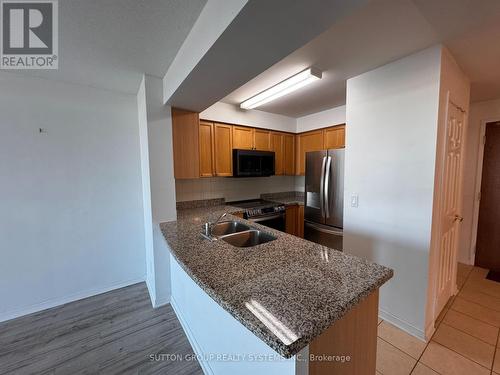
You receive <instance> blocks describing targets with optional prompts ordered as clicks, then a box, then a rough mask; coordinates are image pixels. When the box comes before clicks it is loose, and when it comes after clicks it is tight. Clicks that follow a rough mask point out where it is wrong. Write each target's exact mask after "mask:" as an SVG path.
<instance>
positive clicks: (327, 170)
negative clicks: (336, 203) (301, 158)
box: [324, 156, 332, 219]
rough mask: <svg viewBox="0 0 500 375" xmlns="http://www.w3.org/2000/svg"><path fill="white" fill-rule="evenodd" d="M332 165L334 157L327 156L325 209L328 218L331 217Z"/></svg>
mask: <svg viewBox="0 0 500 375" xmlns="http://www.w3.org/2000/svg"><path fill="white" fill-rule="evenodd" d="M331 166H332V157H331V156H328V157H327V162H326V169H325V191H324V193H325V198H324V200H325V211H326V218H327V219H328V218H329V217H330V199H329V194H330V168H331Z"/></svg>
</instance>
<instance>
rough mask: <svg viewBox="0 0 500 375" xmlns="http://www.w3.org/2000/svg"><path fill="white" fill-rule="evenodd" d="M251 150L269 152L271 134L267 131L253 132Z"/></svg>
mask: <svg viewBox="0 0 500 375" xmlns="http://www.w3.org/2000/svg"><path fill="white" fill-rule="evenodd" d="M253 149H254V150H260V151H270V150H271V132H270V131H269V130H260V129H254V130H253Z"/></svg>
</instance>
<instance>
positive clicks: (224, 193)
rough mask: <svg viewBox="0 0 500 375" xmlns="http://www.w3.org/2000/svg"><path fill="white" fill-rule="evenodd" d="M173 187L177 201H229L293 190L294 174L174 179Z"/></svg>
mask: <svg viewBox="0 0 500 375" xmlns="http://www.w3.org/2000/svg"><path fill="white" fill-rule="evenodd" d="M175 187H176V196H177V201H179V202H183V201H192V200H199V199H213V198H225V199H226V201H227V202H230V201H235V200H243V199H252V198H259V197H260V194H265V193H277V192H285V191H295V176H271V177H249V178H227V177H214V178H199V179H193V180H176V183H175ZM302 190H303V189H302Z"/></svg>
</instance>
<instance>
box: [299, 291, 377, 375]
mask: <svg viewBox="0 0 500 375" xmlns="http://www.w3.org/2000/svg"><path fill="white" fill-rule="evenodd" d="M378 299H379V292H378V289H377V290H376V291H374V292H372V293H371V294H370V295H369V296H368V297H366V298H365V299H363V300H362V301H361V302H360V303H358V304H357V305H356V306H354V308H353V309H352V310H351V311H349V312H348V313H347V314H346V315H345V316H344V317H343V318H342V319H340V320H339V321H337V322H335V323H334V324H332V325H331V326H330V328H328V329H327V330H326V331H324V332H323V333H322V334H321V335H320V336H319V337H317V338H315V339H314V340H313V341H312V342H311V343H310V344H309V356H308V358H309V375H331V374H339V375H373V374H375V367H376V361H377V323H378ZM328 356H331V357H330V358H335V357H337V356H345V358H347V356H349V361H347V360H345V361H341V360H320V359H321V358H328ZM313 358H314V359H317V360H312V359H313Z"/></svg>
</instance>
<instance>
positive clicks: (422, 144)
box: [344, 47, 441, 337]
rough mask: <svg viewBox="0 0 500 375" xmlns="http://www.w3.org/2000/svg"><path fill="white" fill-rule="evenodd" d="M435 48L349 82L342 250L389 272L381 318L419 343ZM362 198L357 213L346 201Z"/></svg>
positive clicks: (433, 131) (433, 153)
mask: <svg viewBox="0 0 500 375" xmlns="http://www.w3.org/2000/svg"><path fill="white" fill-rule="evenodd" d="M440 59H441V53H440V47H433V48H430V49H427V50H424V51H421V52H419V53H416V54H414V55H411V56H409V57H406V58H404V59H401V60H398V61H396V62H393V63H390V64H388V65H385V66H383V67H381V68H378V69H375V70H373V71H370V72H367V73H365V74H362V75H360V76H357V77H355V78H352V79H349V80H348V81H347V123H348V128H347V132H346V165H345V171H346V176H345V205H344V249H345V251H346V252H348V253H352V254H355V255H358V256H361V257H363V258H367V259H370V260H373V261H375V262H377V263H380V264H383V265H386V266H388V267H391V268H393V269H394V278H393V279H392V280H390V281H389V282H388V283H387V284H386V285H384V286H383V287H382V288H381V293H380V312H381V315H382V317H383V318H384V319H387V320H389V321H391V322H393V323H395V324H396V325H398V326H399V327H401V328H403V329H405V330H407V331H409V332H410V333H412V334H414V335H417V336H420V337H424V330H425V306H426V302H427V301H426V296H427V286H428V285H427V284H428V282H427V281H428V262H429V249H430V239H431V217H432V205H433V191H434V168H435V156H436V137H437V123H438V103H439V102H438V101H439V79H440ZM352 194H358V195H359V207H357V208H354V207H351V205H350V196H351V195H352Z"/></svg>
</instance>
